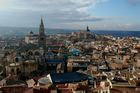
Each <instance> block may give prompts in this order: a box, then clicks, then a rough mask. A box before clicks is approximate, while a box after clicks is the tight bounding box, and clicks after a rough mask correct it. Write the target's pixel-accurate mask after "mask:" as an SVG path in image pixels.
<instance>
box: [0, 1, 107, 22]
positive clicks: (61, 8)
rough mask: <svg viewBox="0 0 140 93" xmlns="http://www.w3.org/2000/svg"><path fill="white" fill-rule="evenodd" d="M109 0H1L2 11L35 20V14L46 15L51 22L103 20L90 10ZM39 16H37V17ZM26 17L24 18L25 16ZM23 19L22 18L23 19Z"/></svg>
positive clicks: (0, 8) (0, 9)
mask: <svg viewBox="0 0 140 93" xmlns="http://www.w3.org/2000/svg"><path fill="white" fill-rule="evenodd" d="M107 1H108V0H0V3H1V4H2V6H0V11H4V12H12V13H13V15H14V14H16V15H15V16H20V18H21V17H26V16H28V17H29V18H30V20H33V18H35V16H39V17H40V16H43V17H45V16H46V20H47V21H49V22H51V23H60V22H63V23H65V22H84V21H85V22H87V21H90V22H91V21H93V22H94V21H102V20H104V19H103V18H101V17H97V16H95V15H93V14H91V13H90V12H89V9H90V8H93V7H94V6H95V5H96V4H99V3H103V2H107ZM36 18H37V17H36ZM23 19H24V18H23ZM21 21H22V20H21Z"/></svg>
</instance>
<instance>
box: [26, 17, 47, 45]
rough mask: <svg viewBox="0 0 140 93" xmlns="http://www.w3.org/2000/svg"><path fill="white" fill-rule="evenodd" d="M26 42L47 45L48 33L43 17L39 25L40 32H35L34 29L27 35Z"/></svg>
mask: <svg viewBox="0 0 140 93" xmlns="http://www.w3.org/2000/svg"><path fill="white" fill-rule="evenodd" d="M25 43H27V44H39V45H40V46H46V35H45V28H44V24H43V20H42V18H41V23H40V27H39V34H34V33H33V32H32V31H31V32H30V33H29V35H27V36H25Z"/></svg>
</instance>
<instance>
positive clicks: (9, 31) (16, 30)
mask: <svg viewBox="0 0 140 93" xmlns="http://www.w3.org/2000/svg"><path fill="white" fill-rule="evenodd" d="M38 29H39V28H33V27H0V37H15V36H16V37H24V36H25V35H27V34H29V32H30V31H31V30H32V31H33V32H34V33H36V34H38ZM76 31H79V30H69V29H46V34H62V33H64V34H66V33H71V32H76ZM92 32H94V33H95V34H100V35H113V36H120V37H124V36H136V37H140V31H113V30H112V31H111V30H110V31H108V30H93V31H92Z"/></svg>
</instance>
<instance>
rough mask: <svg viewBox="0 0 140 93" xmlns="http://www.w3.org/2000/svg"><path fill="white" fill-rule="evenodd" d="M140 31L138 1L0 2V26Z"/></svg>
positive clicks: (41, 0)
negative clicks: (87, 27) (41, 23)
mask: <svg viewBox="0 0 140 93" xmlns="http://www.w3.org/2000/svg"><path fill="white" fill-rule="evenodd" d="M41 17H42V18H43V20H44V25H45V28H61V29H85V28H86V26H87V25H88V26H89V27H90V29H95V30H131V31H132V30H134V31H140V0H0V26H10V27H38V26H39V24H40V19H41Z"/></svg>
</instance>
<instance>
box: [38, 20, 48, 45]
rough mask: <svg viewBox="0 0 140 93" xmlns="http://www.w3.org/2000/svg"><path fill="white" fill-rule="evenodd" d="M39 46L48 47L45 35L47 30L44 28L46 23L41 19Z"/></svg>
mask: <svg viewBox="0 0 140 93" xmlns="http://www.w3.org/2000/svg"><path fill="white" fill-rule="evenodd" d="M38 42H39V46H41V47H45V46H46V35H45V28H44V23H43V20H42V18H41V24H40V27H39V40H38Z"/></svg>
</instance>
